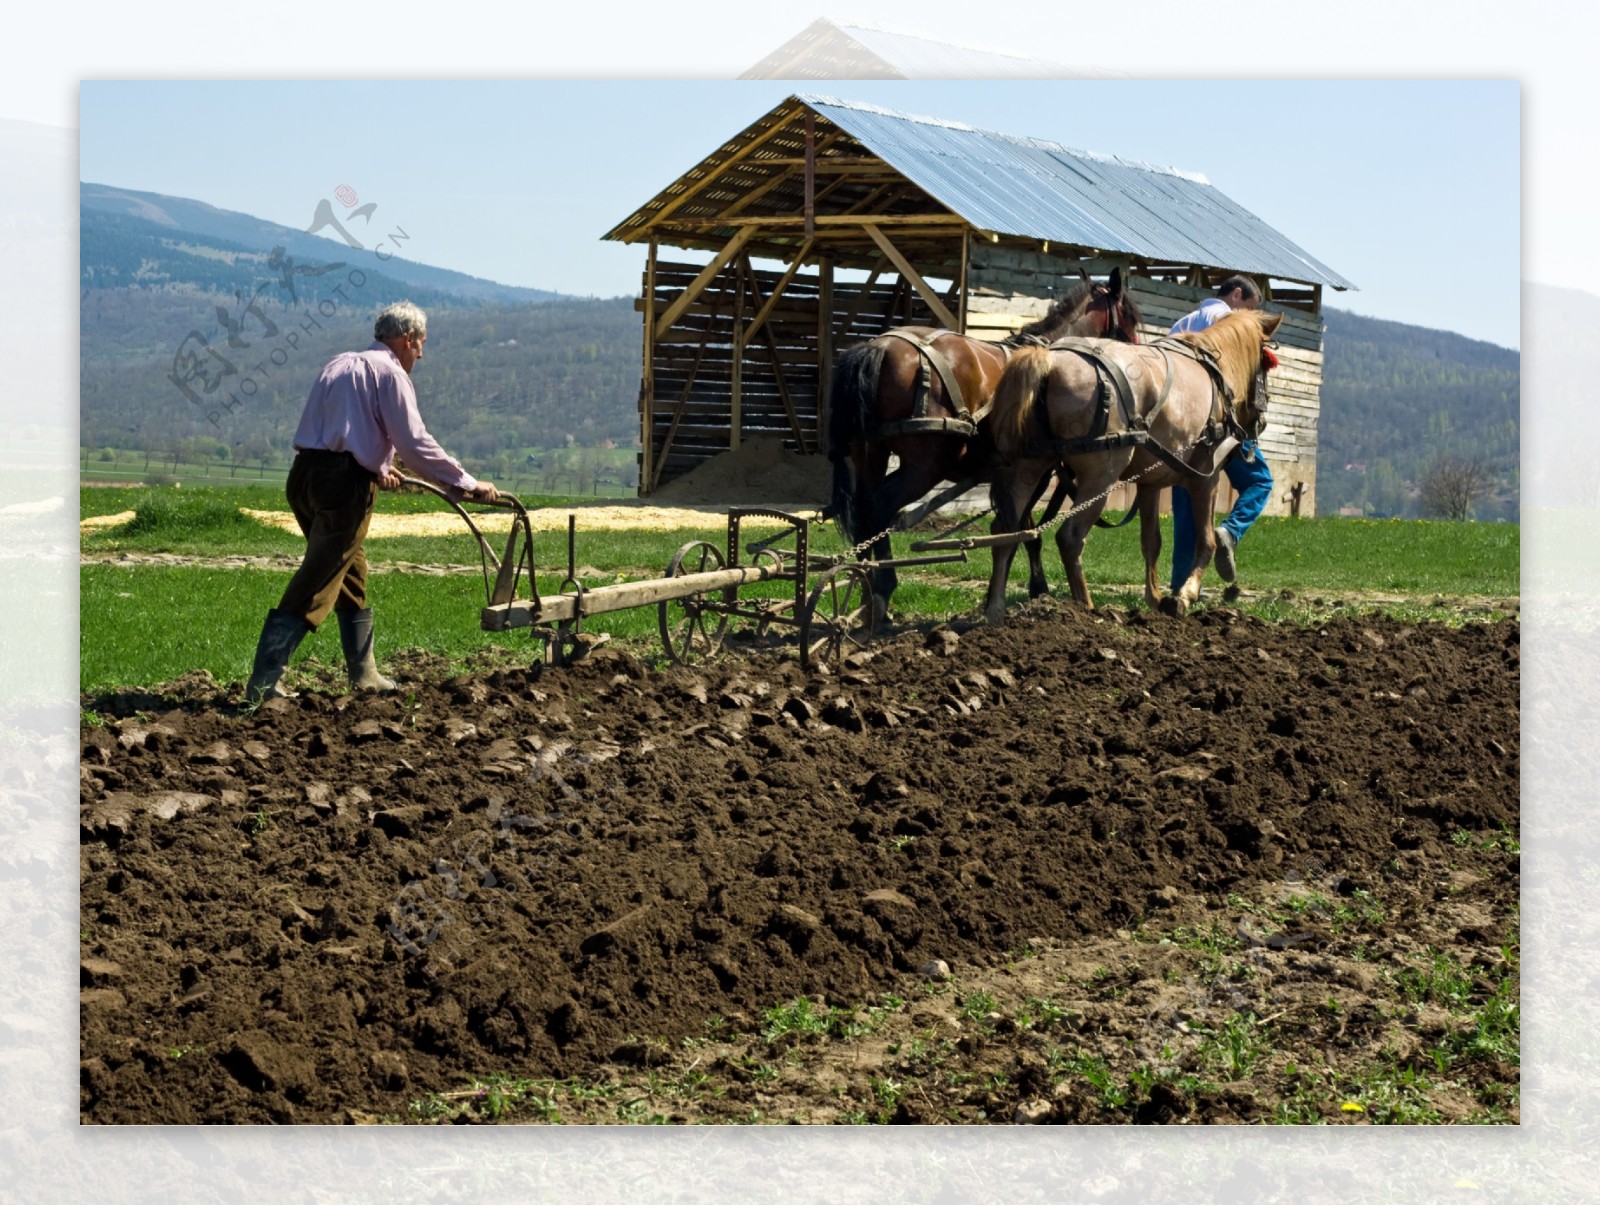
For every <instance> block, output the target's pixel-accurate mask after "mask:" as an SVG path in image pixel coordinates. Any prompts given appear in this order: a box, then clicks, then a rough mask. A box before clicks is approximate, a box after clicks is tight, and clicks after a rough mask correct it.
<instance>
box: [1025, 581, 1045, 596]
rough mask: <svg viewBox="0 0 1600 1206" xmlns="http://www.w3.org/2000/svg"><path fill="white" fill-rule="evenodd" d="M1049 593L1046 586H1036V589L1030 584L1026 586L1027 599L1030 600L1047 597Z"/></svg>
mask: <svg viewBox="0 0 1600 1206" xmlns="http://www.w3.org/2000/svg"><path fill="white" fill-rule="evenodd" d="M1049 593H1050V588H1049V587H1048V586H1038V587H1036V586H1034V585H1032V584H1031V583H1030V584H1029V586H1028V598H1030V599H1038V598H1042V597H1043V596H1045V595H1048V594H1049Z"/></svg>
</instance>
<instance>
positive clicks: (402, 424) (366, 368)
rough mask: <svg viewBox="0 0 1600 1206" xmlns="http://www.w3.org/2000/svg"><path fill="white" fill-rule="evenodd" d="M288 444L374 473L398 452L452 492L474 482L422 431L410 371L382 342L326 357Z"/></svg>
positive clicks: (473, 486) (413, 467)
mask: <svg viewBox="0 0 1600 1206" xmlns="http://www.w3.org/2000/svg"><path fill="white" fill-rule="evenodd" d="M294 446H295V447H296V448H306V449H309V448H325V449H327V450H328V451H329V452H348V453H349V454H350V455H351V456H353V457H355V458H356V460H358V461H360V462H361V464H362V466H363V467H364V468H367V469H370V470H371V471H372V472H373V473H376V474H377V475H378V476H379V477H382V476H383V475H384V474H385V473H388V472H389V470H390V468H391V467H392V466H393V465H394V454H395V452H396V451H398V452H400V453H401V455H403V456H404V457H405V458H406V465H407V467H409V468H410V469H411V470H412V471H414V472H415V473H417V474H418V475H420V476H422V477H424V478H426V479H427V480H429V481H431V482H433V483H434V484H435V485H438V486H443V487H444V488H445V489H446V490H448V491H449V492H450V493H451V494H452V495H455V493H456V491H460V492H461V493H462V494H465V493H466V492H467V491H469V490H473V489H476V488H477V485H478V482H477V479H476V478H474V477H473V476H472V475H471V474H470V473H468V472H467V471H466V470H465V469H463V468H462V467H461V462H460V461H458V460H456V459H455V458H454V457H453V456H451V455H450V454H449V453H448V452H446V451H445V450H444V449H443V448H441V447H440V446H439V442H438V441H437V440H435V439H434V438H433V437H432V436H431V435H429V434H428V429H427V428H426V427H424V426H423V425H422V415H421V413H420V412H419V411H418V410H417V391H416V390H415V389H414V388H413V387H412V385H411V375H410V374H409V373H407V372H406V371H405V369H403V368H401V367H400V361H399V358H398V357H396V356H395V354H394V353H393V352H391V351H390V350H389V348H388V347H387V346H386V345H384V344H382V343H376V342H375V343H373V345H372V346H371V347H369V348H368V349H367V350H366V351H364V352H344V353H342V354H340V355H338V356H335V357H334V358H333V359H332V360H330V361H328V363H327V365H326V366H325V367H324V368H323V370H322V375H321V376H320V377H318V378H317V382H316V384H315V385H313V386H312V387H311V395H310V396H309V397H308V398H307V399H306V409H305V413H304V414H302V415H301V416H300V426H299V428H298V429H297V430H296V431H295V433H294Z"/></svg>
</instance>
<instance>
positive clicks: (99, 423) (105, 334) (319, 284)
mask: <svg viewBox="0 0 1600 1206" xmlns="http://www.w3.org/2000/svg"><path fill="white" fill-rule="evenodd" d="M81 198H82V213H81V232H80V278H81V279H80V286H81V303H80V389H81V405H80V432H81V434H80V442H81V443H82V444H83V445H84V446H85V447H86V448H101V447H113V448H130V447H131V448H139V449H146V450H152V449H154V450H162V449H179V448H181V449H183V450H184V451H185V453H186V455H188V456H189V457H190V459H193V457H194V456H197V455H199V456H218V457H229V456H231V457H234V458H240V459H249V460H257V459H271V460H273V461H275V462H281V461H283V460H285V459H287V456H288V445H289V440H290V438H291V436H292V434H293V431H294V428H295V425H296V423H297V422H298V418H299V410H300V406H301V404H302V403H303V401H304V396H305V390H306V388H307V382H308V381H309V380H310V379H311V377H312V376H314V374H315V372H316V370H317V369H318V368H319V367H320V366H321V364H322V363H323V362H324V361H325V360H326V359H328V358H329V357H330V356H332V355H333V354H335V353H336V352H339V351H342V350H346V349H348V348H351V347H360V346H364V345H365V344H366V343H367V342H368V341H369V339H370V331H371V328H370V326H369V325H368V324H369V323H370V321H371V316H372V314H373V313H374V312H375V311H376V310H377V309H378V308H379V307H380V306H381V305H382V304H384V303H386V302H388V301H392V300H397V299H399V298H401V297H410V298H411V299H412V300H414V301H416V302H417V303H418V304H420V305H423V306H424V307H426V308H428V310H429V311H430V314H431V315H433V319H434V321H432V322H431V323H430V330H429V334H430V339H429V343H428V359H427V360H426V362H425V363H424V365H423V366H422V368H420V369H419V370H418V372H419V376H418V383H419V387H420V390H421V392H422V394H423V396H424V399H425V411H426V414H427V416H428V423H429V427H430V429H431V430H432V431H433V432H434V434H435V435H436V436H438V438H439V439H440V441H441V442H442V443H444V444H445V445H446V447H449V448H451V449H452V450H454V451H456V452H457V454H458V455H461V456H463V457H466V458H472V459H473V460H474V461H476V462H479V463H484V462H488V464H486V467H488V468H491V469H492V468H493V466H494V465H495V464H496V463H498V464H499V465H501V466H504V465H505V464H507V463H508V462H510V461H520V460H521V459H522V457H523V455H524V454H525V453H526V451H527V450H529V449H535V448H550V447H561V446H563V445H566V444H580V445H596V444H602V443H608V442H609V443H614V444H617V445H621V446H631V445H633V444H634V443H635V442H636V440H637V437H638V419H637V408H636V403H637V397H638V387H639V339H640V336H639V317H638V314H637V313H636V312H635V311H634V309H633V306H632V299H630V298H615V299H607V300H596V299H592V298H572V297H566V296H563V295H561V294H557V293H553V292H549V291H545V290H539V289H520V288H514V287H511V286H506V285H499V284H496V283H495V282H492V281H485V280H481V279H479V278H475V277H470V276H467V275H465V274H463V273H459V272H451V271H449V270H446V269H441V268H434V267H431V266H428V265H424V264H417V263H414V262H411V261H408V260H405V259H404V258H402V257H400V256H399V255H397V254H391V255H388V256H387V257H386V254H385V249H386V248H387V247H389V246H392V245H396V244H403V238H402V237H401V236H403V233H404V232H396V231H388V230H385V229H383V227H382V226H381V225H379V224H373V219H375V218H376V215H375V214H368V215H366V216H365V217H362V218H359V219H358V218H356V217H355V215H356V214H359V213H360V210H359V209H355V208H353V207H336V206H335V205H334V204H333V203H332V202H329V203H328V206H327V208H328V214H327V215H325V216H329V217H332V218H334V219H336V220H337V221H338V222H339V223H340V226H342V227H343V229H344V234H345V236H347V237H346V238H340V239H339V240H338V241H335V240H332V239H329V238H324V237H322V236H321V235H317V234H311V233H308V232H306V231H299V230H294V229H292V228H290V227H286V226H282V225H278V224H275V223H271V222H264V221H262V220H261V219H258V218H254V217H250V216H248V215H245V214H238V213H232V212H230V211H227V210H222V209H218V208H216V207H214V206H210V205H206V204H204V203H202V202H198V201H192V200H188V199H185V198H178V197H167V196H162V195H160V194H155V193H147V192H137V191H134V190H129V189H117V188H113V187H110V186H106V185H100V184H83V185H82V186H81ZM369 225H371V226H372V229H370V230H369V229H368V227H369ZM330 229H332V228H331V227H330ZM333 233H335V234H336V235H337V234H338V233H339V232H338V231H337V230H334V232H333ZM352 243H354V244H359V245H358V246H352V245H351V244H352ZM1541 289H1542V287H1541V286H1529V291H1530V295H1531V296H1533V297H1535V298H1543V297H1546V296H1547V294H1545V293H1541V292H1540V290H1541ZM1577 296H1579V297H1583V298H1587V302H1588V303H1589V310H1588V311H1582V308H1581V307H1578V308H1577V309H1579V310H1580V311H1582V312H1583V313H1586V314H1587V313H1596V312H1600V298H1588V297H1587V295H1581V294H1580V295H1577ZM1573 310H1574V306H1573V305H1572V304H1571V303H1570V300H1563V299H1558V300H1557V301H1556V302H1554V303H1552V306H1551V311H1552V314H1557V315H1559V314H1568V313H1571V312H1572V311H1573ZM1325 318H1326V321H1327V335H1326V339H1325V343H1324V347H1325V363H1324V372H1323V387H1322V415H1321V421H1320V431H1319V447H1318V474H1317V509H1318V512H1319V513H1320V514H1332V513H1336V512H1338V511H1340V510H1341V509H1344V510H1346V512H1347V513H1349V512H1360V513H1364V514H1369V515H1380V516H1382V515H1411V514H1415V513H1416V487H1417V482H1418V481H1419V480H1420V478H1421V476H1422V474H1423V473H1424V472H1425V471H1426V470H1427V469H1428V467H1429V465H1430V464H1431V463H1432V461H1433V460H1434V459H1435V458H1436V457H1438V456H1440V455H1459V456H1465V457H1468V458H1470V459H1477V460H1480V461H1482V462H1483V463H1484V464H1485V465H1486V466H1487V467H1488V469H1489V471H1490V475H1491V479H1492V485H1491V490H1490V493H1489V495H1488V496H1487V497H1486V498H1485V499H1484V500H1483V501H1482V502H1481V503H1480V504H1479V506H1478V508H1477V514H1478V516H1479V517H1480V518H1507V519H1515V518H1516V517H1517V515H1518V511H1519V494H1520V478H1519V472H1518V460H1519V447H1520V422H1519V420H1520V414H1519V406H1520V377H1521V356H1520V355H1519V354H1518V353H1517V352H1515V351H1512V350H1509V349H1506V348H1501V347H1498V346H1496V345H1493V344H1488V343H1483V342H1481V341H1477V340H1471V339H1468V338H1466V337H1464V336H1461V335H1456V334H1452V333H1450V332H1446V331H1436V330H1431V329H1428V328H1425V327H1420V326H1413V325H1409V324H1405V323H1396V322H1389V321H1385V320H1380V319H1374V318H1365V317H1362V316H1359V315H1356V314H1351V313H1348V312H1346V311H1341V310H1328V311H1326V312H1325ZM1563 322H1565V319H1563V318H1559V317H1558V318H1553V319H1552V324H1553V325H1554V327H1555V329H1556V330H1557V331H1566V330H1568V327H1567V326H1563V325H1562V323H1563ZM1571 329H1572V330H1573V331H1574V332H1575V331H1576V329H1577V328H1576V327H1575V326H1574V327H1572V328H1571ZM251 366H253V368H252V367H251ZM225 368H227V369H231V370H232V371H231V372H227V371H225ZM247 379H248V383H247ZM224 383H225V385H226V388H224ZM246 390H248V392H245V391H246ZM230 391H232V392H231V393H230ZM1590 426H1592V427H1593V428H1595V430H1596V431H1597V433H1600V420H1597V421H1596V422H1594V423H1593V424H1590ZM1585 429H1586V430H1587V429H1588V428H1587V427H1586V428H1585ZM502 471H503V470H502Z"/></svg>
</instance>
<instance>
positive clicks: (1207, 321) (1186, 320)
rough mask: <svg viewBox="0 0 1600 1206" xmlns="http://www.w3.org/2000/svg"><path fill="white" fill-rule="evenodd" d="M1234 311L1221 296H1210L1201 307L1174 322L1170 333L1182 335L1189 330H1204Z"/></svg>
mask: <svg viewBox="0 0 1600 1206" xmlns="http://www.w3.org/2000/svg"><path fill="white" fill-rule="evenodd" d="M1231 313H1233V307H1232V306H1230V305H1229V304H1228V303H1227V302H1225V301H1223V300H1222V299H1221V298H1220V297H1208V298H1206V300H1205V301H1203V302H1201V303H1200V308H1199V309H1198V310H1195V311H1194V312H1193V313H1190V314H1185V315H1184V316H1183V317H1182V318H1180V319H1178V321H1177V322H1175V323H1173V324H1172V330H1171V331H1169V332H1167V333H1168V334H1169V335H1182V334H1185V333H1186V332H1189V331H1203V330H1205V329H1206V328H1207V327H1209V326H1210V325H1211V324H1212V323H1214V322H1216V321H1217V319H1219V318H1226V317H1227V316H1228V315H1229V314H1231Z"/></svg>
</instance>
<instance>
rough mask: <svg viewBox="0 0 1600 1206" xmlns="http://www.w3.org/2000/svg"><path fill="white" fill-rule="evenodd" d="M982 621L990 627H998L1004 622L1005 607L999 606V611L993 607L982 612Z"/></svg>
mask: <svg viewBox="0 0 1600 1206" xmlns="http://www.w3.org/2000/svg"><path fill="white" fill-rule="evenodd" d="M983 622H984V623H985V624H987V625H988V626H989V627H990V628H999V627H1000V626H1001V625H1002V624H1004V623H1005V622H1006V613H1005V609H1004V608H1001V609H1000V610H999V611H995V610H994V609H993V608H991V609H990V610H988V611H986V612H984V613H983Z"/></svg>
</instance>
